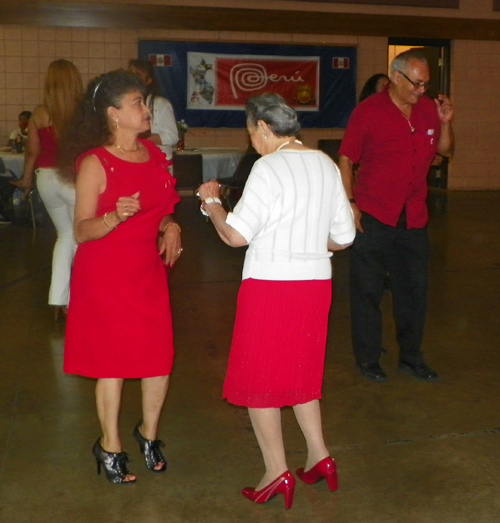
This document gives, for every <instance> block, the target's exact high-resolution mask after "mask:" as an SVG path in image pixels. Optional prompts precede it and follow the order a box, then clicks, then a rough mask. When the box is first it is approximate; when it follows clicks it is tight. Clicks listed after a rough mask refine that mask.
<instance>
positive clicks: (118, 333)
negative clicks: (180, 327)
mask: <svg viewBox="0 0 500 523" xmlns="http://www.w3.org/2000/svg"><path fill="white" fill-rule="evenodd" d="M142 143H143V144H144V146H145V147H147V149H148V151H149V156H150V158H149V160H148V161H147V162H144V163H131V162H127V161H124V160H121V159H119V158H117V157H116V156H114V155H112V154H111V153H110V152H109V151H107V150H106V149H104V148H103V147H100V148H97V149H93V150H91V151H89V152H88V153H86V154H85V155H90V154H94V155H95V156H97V158H99V160H100V161H101V163H102V165H103V167H104V169H105V171H106V189H105V191H104V192H103V193H102V194H101V195H100V196H99V200H98V204H97V210H96V216H102V215H103V214H104V213H105V212H112V211H114V210H115V209H116V201H117V200H118V198H119V197H120V196H131V195H132V194H134V193H136V192H140V195H139V200H140V203H141V211H140V212H139V213H137V214H136V215H135V216H133V217H131V218H129V219H128V220H127V221H126V222H124V223H122V224H120V225H119V226H118V227H117V228H116V229H114V230H113V231H111V232H110V233H109V234H107V235H106V236H104V237H103V238H101V239H99V240H93V241H88V242H84V243H82V244H80V245H79V246H78V249H77V252H76V255H75V260H74V265H73V271H72V276H71V290H70V302H69V311H68V319H67V325H66V339H65V351H64V372H66V373H68V374H79V375H81V376H87V377H92V378H146V377H153V376H165V375H168V374H170V372H171V370H172V363H173V354H174V348H173V334H172V318H171V311H170V301H169V294H168V285H167V273H166V270H165V266H164V264H163V263H162V260H161V258H160V256H159V255H158V249H157V245H156V237H157V234H158V229H159V225H160V222H161V220H162V218H163V217H164V216H165V215H168V214H171V213H172V212H173V210H174V206H175V204H176V203H177V202H178V201H179V197H178V196H177V193H176V191H175V189H174V186H175V180H174V178H172V176H171V175H170V173H169V172H168V170H167V167H168V165H170V162H169V161H167V160H166V159H165V155H164V154H163V153H162V152H161V151H160V150H159V149H158V148H157V147H156V146H155V145H154V144H152V143H151V142H149V141H147V140H144V141H142Z"/></svg>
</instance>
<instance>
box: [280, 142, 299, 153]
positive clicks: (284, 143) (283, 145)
mask: <svg viewBox="0 0 500 523" xmlns="http://www.w3.org/2000/svg"><path fill="white" fill-rule="evenodd" d="M290 143H298V144H299V145H302V142H301V141H300V140H288V142H283V143H282V144H281V145H280V146H279V147H278V148H277V149H276V151H274V152H275V153H277V152H278V151H279V150H280V149H283V147H285V145H288V144H290Z"/></svg>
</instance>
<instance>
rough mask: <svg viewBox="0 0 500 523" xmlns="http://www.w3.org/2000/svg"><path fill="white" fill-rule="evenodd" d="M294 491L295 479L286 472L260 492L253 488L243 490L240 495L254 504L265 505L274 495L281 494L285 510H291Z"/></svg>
mask: <svg viewBox="0 0 500 523" xmlns="http://www.w3.org/2000/svg"><path fill="white" fill-rule="evenodd" d="M294 489H295V478H294V477H293V476H292V474H291V472H290V471H288V470H287V471H286V472H284V473H283V474H281V476H278V477H277V478H276V479H275V480H274V481H272V482H271V483H269V485H268V486H267V487H264V488H263V489H260V490H255V489H254V488H253V487H246V488H244V489H243V490H242V491H241V493H242V494H243V495H244V496H245V497H246V498H248V499H249V500H250V501H253V502H254V503H265V502H266V501H269V500H270V499H271V498H274V496H276V494H283V496H284V497H285V508H286V509H289V508H292V503H293V491H294Z"/></svg>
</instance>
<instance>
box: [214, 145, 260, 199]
mask: <svg viewBox="0 0 500 523" xmlns="http://www.w3.org/2000/svg"><path fill="white" fill-rule="evenodd" d="M259 158H260V154H259V153H258V152H257V151H256V150H255V149H254V148H253V147H252V145H249V146H248V148H247V150H246V151H245V154H244V155H243V156H242V157H241V159H240V161H239V162H238V165H237V166H236V169H235V171H234V173H233V175H232V176H229V177H227V178H218V179H217V181H218V182H219V183H220V184H221V185H224V186H225V187H226V189H225V190H224V191H223V196H224V199H225V200H226V202H227V203H228V205H230V207H231V203H230V202H229V200H228V197H229V194H228V192H230V193H231V200H233V203H236V202H237V201H238V200H239V198H240V196H241V193H242V192H243V188H244V187H245V183H246V182H247V179H248V176H249V175H250V171H251V170H252V167H253V164H254V163H255V162H256V161H257V160H258V159H259ZM231 189H233V190H232V191H231ZM235 189H236V194H234V192H235V191H234V190H235Z"/></svg>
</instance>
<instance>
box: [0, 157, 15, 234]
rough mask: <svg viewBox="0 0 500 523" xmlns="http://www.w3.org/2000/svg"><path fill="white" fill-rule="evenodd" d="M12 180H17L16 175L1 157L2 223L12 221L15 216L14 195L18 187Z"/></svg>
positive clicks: (0, 202) (0, 194)
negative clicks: (12, 183)
mask: <svg viewBox="0 0 500 523" xmlns="http://www.w3.org/2000/svg"><path fill="white" fill-rule="evenodd" d="M11 180H15V177H14V176H13V175H12V173H11V172H10V171H9V170H7V169H6V168H5V165H4V163H3V161H2V160H1V159H0V225H8V224H10V223H12V219H13V217H14V211H13V208H12V195H13V194H14V191H15V190H16V188H15V187H14V186H13V185H11V183H10V182H11Z"/></svg>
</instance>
